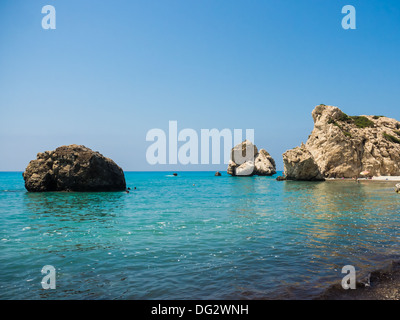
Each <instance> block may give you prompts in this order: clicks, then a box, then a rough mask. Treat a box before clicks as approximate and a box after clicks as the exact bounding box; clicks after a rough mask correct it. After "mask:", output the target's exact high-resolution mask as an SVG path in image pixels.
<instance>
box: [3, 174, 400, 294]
mask: <svg viewBox="0 0 400 320" xmlns="http://www.w3.org/2000/svg"><path fill="white" fill-rule="evenodd" d="M125 175H126V180H127V185H128V186H129V187H131V188H132V189H133V188H134V187H136V188H137V189H136V190H131V192H130V193H129V194H127V193H125V192H111V193H74V192H71V193H67V192H48V193H28V192H26V191H25V188H24V181H23V179H22V173H21V172H3V173H0V266H1V270H0V271H1V272H0V299H312V298H315V297H318V296H319V295H320V294H321V293H322V292H323V291H324V290H325V289H326V288H327V287H328V286H330V285H332V284H340V282H341V279H342V277H343V276H344V274H341V269H342V267H343V266H344V265H349V264H350V265H353V266H355V268H356V270H357V274H358V275H359V276H361V275H363V274H364V275H365V274H366V273H367V272H369V271H372V270H375V269H379V268H380V267H382V266H384V265H385V264H387V263H388V262H389V261H391V260H397V259H399V257H400V251H399V249H400V196H399V195H398V194H396V193H395V192H394V191H393V187H394V184H395V183H393V182H370V181H369V182H368V181H364V182H361V183H360V184H357V183H355V182H353V181H327V182H313V183H312V182H294V181H285V182H278V181H276V180H275V178H274V177H230V176H228V175H227V174H226V173H223V176H222V177H215V176H214V172H179V173H178V176H177V177H174V176H172V175H171V173H170V172H126V173H125ZM45 265H52V266H54V267H55V269H56V289H55V290H51V289H49V290H44V289H43V288H42V286H41V284H40V282H41V280H42V277H43V276H44V275H42V274H41V269H42V267H43V266H45Z"/></svg>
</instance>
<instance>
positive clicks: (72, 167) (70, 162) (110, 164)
mask: <svg viewBox="0 0 400 320" xmlns="http://www.w3.org/2000/svg"><path fill="white" fill-rule="evenodd" d="M23 177H24V180H25V188H26V189H27V190H28V191H35V192H39V191H120V190H125V189H126V182H125V176H124V172H123V171H122V169H121V168H120V167H119V166H118V165H117V164H116V163H115V162H114V161H112V160H111V159H109V158H106V157H104V156H103V155H101V154H100V153H98V152H95V151H92V150H91V149H89V148H86V147H85V146H79V145H76V144H73V145H69V146H62V147H59V148H57V149H56V150H54V151H45V152H43V153H38V154H37V159H36V160H32V161H30V162H29V164H28V166H27V168H26V170H25V172H24V173H23Z"/></svg>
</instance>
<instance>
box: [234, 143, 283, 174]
mask: <svg viewBox="0 0 400 320" xmlns="http://www.w3.org/2000/svg"><path fill="white" fill-rule="evenodd" d="M227 172H228V174H230V175H232V176H253V175H258V176H272V175H274V174H275V173H276V165H275V161H274V159H273V158H272V157H271V156H270V154H269V153H268V152H267V151H266V150H264V149H260V151H258V149H257V147H256V146H255V145H254V144H253V143H252V142H251V141H248V140H245V141H243V142H242V143H239V144H238V145H236V146H235V147H234V148H232V150H231V159H230V161H229V165H228V170H227Z"/></svg>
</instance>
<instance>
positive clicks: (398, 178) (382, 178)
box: [325, 176, 400, 182]
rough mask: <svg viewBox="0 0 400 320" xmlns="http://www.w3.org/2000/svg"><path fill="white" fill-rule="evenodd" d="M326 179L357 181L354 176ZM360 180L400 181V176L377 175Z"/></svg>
mask: <svg viewBox="0 0 400 320" xmlns="http://www.w3.org/2000/svg"><path fill="white" fill-rule="evenodd" d="M325 181H355V179H354V178H326V179H325ZM358 181H379V182H400V176H379V177H378V176H376V177H372V178H371V179H369V178H358Z"/></svg>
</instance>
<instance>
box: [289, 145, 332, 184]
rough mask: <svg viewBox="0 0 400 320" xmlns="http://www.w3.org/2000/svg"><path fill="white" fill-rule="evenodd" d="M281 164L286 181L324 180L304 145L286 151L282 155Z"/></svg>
mask: <svg viewBox="0 0 400 320" xmlns="http://www.w3.org/2000/svg"><path fill="white" fill-rule="evenodd" d="M283 164H284V168H285V176H286V179H287V180H306V181H320V180H325V179H324V177H323V176H322V174H321V172H320V170H319V168H318V165H317V163H316V162H315V160H314V158H313V156H312V154H311V153H310V152H309V151H308V150H307V149H306V147H305V145H304V144H301V147H297V148H294V149H292V150H289V151H286V152H285V153H284V155H283Z"/></svg>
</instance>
